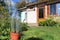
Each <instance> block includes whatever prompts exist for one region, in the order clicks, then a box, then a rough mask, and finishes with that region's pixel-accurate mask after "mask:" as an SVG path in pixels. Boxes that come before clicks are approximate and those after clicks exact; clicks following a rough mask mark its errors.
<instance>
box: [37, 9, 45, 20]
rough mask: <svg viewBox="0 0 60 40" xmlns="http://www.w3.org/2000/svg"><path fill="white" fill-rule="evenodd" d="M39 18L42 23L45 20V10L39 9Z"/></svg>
mask: <svg viewBox="0 0 60 40" xmlns="http://www.w3.org/2000/svg"><path fill="white" fill-rule="evenodd" d="M38 15H39V16H38V18H39V21H42V20H43V19H44V8H39V13H38Z"/></svg>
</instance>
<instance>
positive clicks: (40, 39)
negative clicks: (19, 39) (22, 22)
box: [27, 37, 43, 40]
mask: <svg viewBox="0 0 60 40" xmlns="http://www.w3.org/2000/svg"><path fill="white" fill-rule="evenodd" d="M27 40H43V39H42V38H34V37H31V38H29V39H27Z"/></svg>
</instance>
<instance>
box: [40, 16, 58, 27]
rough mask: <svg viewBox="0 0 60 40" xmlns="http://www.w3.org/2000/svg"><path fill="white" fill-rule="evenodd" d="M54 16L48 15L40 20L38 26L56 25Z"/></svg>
mask: <svg viewBox="0 0 60 40" xmlns="http://www.w3.org/2000/svg"><path fill="white" fill-rule="evenodd" d="M54 18H55V17H54V16H49V17H48V18H47V19H46V20H45V21H40V22H39V25H40V26H56V25H57V22H56V21H54Z"/></svg>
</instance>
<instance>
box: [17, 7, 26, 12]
mask: <svg viewBox="0 0 60 40" xmlns="http://www.w3.org/2000/svg"><path fill="white" fill-rule="evenodd" d="M25 9H27V7H23V8H20V9H18V11H22V10H25Z"/></svg>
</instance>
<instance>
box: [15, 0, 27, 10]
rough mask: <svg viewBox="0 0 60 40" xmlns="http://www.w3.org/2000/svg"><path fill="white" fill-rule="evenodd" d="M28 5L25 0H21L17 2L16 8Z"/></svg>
mask: <svg viewBox="0 0 60 40" xmlns="http://www.w3.org/2000/svg"><path fill="white" fill-rule="evenodd" d="M25 6H26V2H25V1H21V2H17V3H16V8H17V9H19V8H23V7H25Z"/></svg>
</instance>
